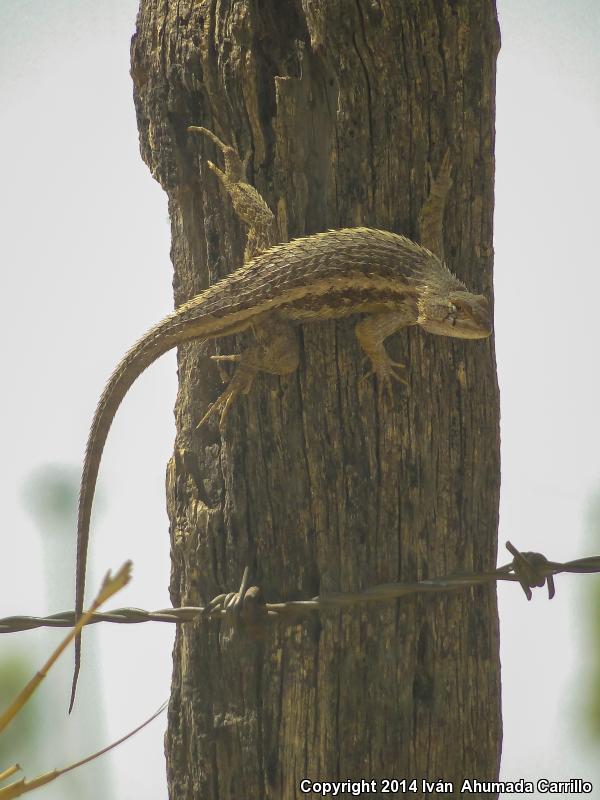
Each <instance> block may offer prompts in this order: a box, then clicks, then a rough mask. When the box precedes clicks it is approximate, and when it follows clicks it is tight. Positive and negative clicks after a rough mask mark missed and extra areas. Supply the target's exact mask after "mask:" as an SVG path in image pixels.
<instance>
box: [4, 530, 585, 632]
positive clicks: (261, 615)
mask: <svg viewBox="0 0 600 800" xmlns="http://www.w3.org/2000/svg"><path fill="white" fill-rule="evenodd" d="M506 548H507V550H508V551H509V552H510V553H511V554H512V556H513V560H512V561H511V562H510V563H508V564H505V565H504V566H502V567H498V568H497V569H495V570H493V571H491V572H480V573H473V572H471V573H460V574H453V575H448V576H446V577H442V578H430V579H426V580H421V581H413V582H400V583H384V584H379V585H377V586H372V587H370V588H368V589H363V590H361V591H359V592H328V593H327V594H322V595H318V596H317V597H313V598H311V599H310V600H285V601H282V602H278V603H265V602H263V600H262V592H261V590H260V588H259V587H258V586H249V575H250V571H249V569H248V567H246V569H245V570H244V574H243V577H242V581H241V584H240V588H239V589H238V590H237V591H236V592H229V593H227V594H220V595H217V597H215V598H213V599H212V600H211V601H210V602H209V603H208V604H207V605H206V606H183V607H181V608H163V609H160V610H158V611H145V610H143V609H141V608H117V609H114V610H113V611H108V612H97V613H95V614H94V615H93V616H92V617H91V619H90V620H89V622H88V623H87V624H88V625H94V624H96V623H98V622H115V623H118V624H122V625H123V624H125V625H132V624H140V623H142V622H171V623H173V622H175V623H180V622H191V621H192V620H195V619H198V618H204V619H214V618H223V617H227V618H229V619H230V620H231V621H232V622H243V623H244V624H246V625H249V626H250V627H253V626H256V625H258V624H261V623H263V622H265V621H266V620H267V619H273V620H274V619H288V620H293V619H294V618H297V617H298V616H302V615H305V614H312V613H314V612H316V611H321V610H323V609H332V608H347V607H349V606H354V605H360V604H364V603H372V602H385V601H390V600H396V599H397V598H399V597H404V596H406V595H411V594H422V593H430V592H444V591H455V590H458V589H465V588H469V587H473V586H479V585H481V584H486V583H492V582H494V581H513V582H517V583H519V584H520V586H521V588H522V589H523V591H524V593H525V596H526V597H527V599H528V600H531V598H532V591H531V590H532V589H534V588H537V587H542V586H544V585H547V587H548V598H549V599H550V600H551V599H552V598H553V597H554V594H555V586H554V576H555V575H558V574H559V573H561V572H568V573H574V574H582V573H600V556H590V557H588V558H579V559H577V560H575V561H567V562H565V563H562V562H558V561H549V560H548V559H547V558H546V557H545V556H544V555H542V554H541V553H531V552H520V551H519V550H517V549H516V548H515V547H514V546H513V545H512V544H511V543H510V542H506ZM74 622H75V613H74V612H73V611H63V612H60V613H58V614H51V615H50V616H47V617H31V616H12V617H4V618H3V619H0V634H1V633H17V632H19V631H25V630H32V629H34V628H66V627H71V626H72V625H74Z"/></svg>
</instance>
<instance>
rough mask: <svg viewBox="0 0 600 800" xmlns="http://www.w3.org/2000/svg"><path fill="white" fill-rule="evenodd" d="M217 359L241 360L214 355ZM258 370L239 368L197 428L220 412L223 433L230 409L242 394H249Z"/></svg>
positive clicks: (220, 425) (220, 428)
mask: <svg viewBox="0 0 600 800" xmlns="http://www.w3.org/2000/svg"><path fill="white" fill-rule="evenodd" d="M212 358H214V359H215V360H219V359H220V360H223V361H239V357H237V358H236V356H212ZM255 375H256V372H255V371H254V370H248V369H243V368H242V369H238V370H237V372H236V373H235V374H234V376H233V378H232V379H231V380H230V381H229V385H228V386H227V388H226V389H225V391H224V392H223V393H222V394H221V395H219V397H217V399H216V400H215V402H214V403H211V404H210V405H209V407H208V408H207V410H206V413H205V414H204V416H203V417H202V419H201V420H200V422H199V423H198V424H197V425H196V430H197V429H198V428H201V427H202V426H203V425H204V423H205V422H207V421H208V419H209V418H210V417H212V416H213V415H214V414H217V413H219V412H220V413H219V430H220V431H221V433H222V432H223V431H224V430H225V420H226V418H227V415H228V413H229V409H230V408H231V406H232V405H233V402H234V400H235V399H236V398H237V396H238V395H240V394H248V392H249V391H250V389H251V388H252V383H253V382H254V376H255Z"/></svg>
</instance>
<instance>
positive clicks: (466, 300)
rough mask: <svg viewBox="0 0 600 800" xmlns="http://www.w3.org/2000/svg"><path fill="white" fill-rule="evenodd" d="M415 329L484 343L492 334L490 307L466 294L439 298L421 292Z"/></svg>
mask: <svg viewBox="0 0 600 800" xmlns="http://www.w3.org/2000/svg"><path fill="white" fill-rule="evenodd" d="M417 325H420V326H421V327H422V328H424V330H426V331H428V332H429V333H436V334H438V335H439V336H452V337H455V338H457V339H485V338H486V337H487V336H489V335H490V334H491V332H492V320H491V314H490V306H489V303H488V301H487V298H485V297H484V296H483V295H482V294H472V293H471V292H468V291H466V290H465V291H454V292H449V293H448V294H447V295H445V296H443V297H442V296H439V295H437V294H429V293H428V292H425V293H424V294H423V295H422V296H421V298H420V299H419V318H418V320H417Z"/></svg>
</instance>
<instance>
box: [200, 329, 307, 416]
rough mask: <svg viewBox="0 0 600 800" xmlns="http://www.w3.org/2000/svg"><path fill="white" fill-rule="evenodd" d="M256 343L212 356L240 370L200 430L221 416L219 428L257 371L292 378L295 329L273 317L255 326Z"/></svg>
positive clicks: (296, 353) (295, 362)
mask: <svg viewBox="0 0 600 800" xmlns="http://www.w3.org/2000/svg"><path fill="white" fill-rule="evenodd" d="M253 330H254V335H255V337H256V340H257V341H256V344H254V345H252V346H251V347H248V348H247V349H246V350H244V351H243V352H241V353H239V354H232V355H215V356H211V358H212V359H213V361H217V362H218V363H219V364H221V363H222V362H233V363H235V364H237V368H236V371H235V373H234V374H233V377H232V378H231V380H230V381H229V383H228V384H227V387H226V389H225V391H224V392H223V393H222V394H221V395H220V396H219V397H218V398H217V399H216V400H215V402H214V403H211V405H210V406H209V407H208V409H207V411H206V413H205V414H204V416H203V417H202V419H201V420H200V422H199V423H198V425H197V426H196V427H197V428H200V427H201V426H202V425H204V423H205V422H206V421H207V420H208V419H209V418H210V417H212V416H213V415H215V414H217V413H218V414H219V429H220V430H221V431H223V430H224V428H225V421H226V418H227V415H228V413H229V410H230V409H231V406H232V404H233V402H234V401H235V399H236V398H237V397H238V395H240V394H248V393H249V392H250V389H251V388H252V384H253V382H254V378H255V377H256V374H257V373H258V372H268V373H270V374H272V375H289V374H290V373H291V372H294V371H295V370H296V369H297V367H298V361H299V347H298V335H297V332H296V331H295V330H294V328H293V326H292V325H290V324H289V323H288V322H285V321H284V320H282V319H278V318H275V317H272V318H270V319H268V320H264V321H261V322H260V323H256V324H255V325H254V326H253Z"/></svg>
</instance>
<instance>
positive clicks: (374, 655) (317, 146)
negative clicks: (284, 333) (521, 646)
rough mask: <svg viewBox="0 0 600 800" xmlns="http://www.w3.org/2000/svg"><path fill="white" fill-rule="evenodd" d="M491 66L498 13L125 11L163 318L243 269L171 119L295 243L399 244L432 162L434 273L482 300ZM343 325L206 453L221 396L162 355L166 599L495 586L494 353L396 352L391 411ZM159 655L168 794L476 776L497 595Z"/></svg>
mask: <svg viewBox="0 0 600 800" xmlns="http://www.w3.org/2000/svg"><path fill="white" fill-rule="evenodd" d="M498 46H499V34H498V27H497V21H496V12H495V7H494V3H493V2H492V0H486V2H481V0H409V1H408V2H403V3H393V2H389V1H388V2H386V1H385V0H382V2H374V1H373V2H371V1H370V0H355V2H350V1H348V2H344V1H343V0H337V1H336V2H334V1H333V0H312V1H311V0H260V1H259V0H237V2H232V0H229V1H226V0H222V1H221V2H216V0H215V1H214V2H213V1H211V2H209V1H208V0H202V1H200V0H177V2H174V0H161V2H158V0H141V9H140V14H139V18H138V27H137V33H136V35H135V37H134V40H133V45H132V75H133V79H134V85H135V100H136V107H137V113H138V120H139V129H140V138H141V148H142V154H143V157H144V159H145V160H146V161H147V163H148V165H149V167H150V169H151V170H152V173H153V174H154V175H155V176H156V178H157V179H158V180H159V181H160V182H161V184H162V185H163V187H164V189H165V190H166V192H167V193H168V196H169V201H170V214H171V220H172V234H173V246H172V258H173V264H174V269H175V278H174V291H175V302H176V304H179V303H182V302H183V301H185V300H187V299H189V298H190V297H191V296H193V295H194V294H195V293H197V292H199V291H201V289H202V288H203V287H205V286H206V285H207V284H208V283H209V282H212V281H215V280H216V279H218V278H219V277H221V276H223V275H224V274H226V273H227V272H229V271H232V270H233V269H235V268H236V267H237V266H239V265H240V264H241V261H242V256H243V248H244V230H243V228H242V226H241V225H240V224H239V222H238V221H237V220H236V219H235V217H234V215H233V212H232V211H231V208H230V205H229V202H228V199H227V197H225V196H224V194H223V193H222V192H221V191H220V190H219V187H218V185H217V182H216V179H215V178H214V176H213V175H212V174H211V173H210V171H209V170H208V168H207V166H206V158H211V159H212V160H213V161H215V162H217V163H221V156H220V154H219V153H217V152H216V151H215V150H214V148H213V146H212V145H211V144H210V143H209V142H207V141H203V140H202V139H201V138H199V137H192V136H190V135H189V134H187V133H186V128H187V126H188V125H191V124H194V125H204V126H206V127H207V128H210V129H212V130H214V131H215V132H216V133H217V134H218V135H219V136H220V137H221V138H222V139H223V140H225V141H226V142H228V143H231V144H233V145H235V146H237V147H238V148H239V151H240V154H241V155H242V157H243V158H244V157H245V158H248V177H249V179H250V180H251V182H253V183H254V184H255V185H256V186H257V188H258V189H259V190H260V191H261V192H262V193H263V195H264V196H265V198H266V199H267V201H268V202H269V204H270V205H271V208H273V209H279V211H280V215H282V216H283V217H285V218H286V219H287V225H288V230H289V234H290V237H292V236H298V235H302V234H306V233H312V232H315V231H320V230H325V229H327V228H337V227H342V226H352V225H367V226H371V227H379V228H386V229H389V230H392V231H396V232H399V233H404V234H406V235H408V236H411V237H413V238H415V237H416V236H417V233H418V231H417V218H418V213H419V209H420V207H421V204H422V202H423V199H424V197H425V196H426V192H427V165H428V163H430V164H431V165H432V167H433V168H434V169H435V168H436V167H437V166H438V165H439V162H440V160H441V158H442V156H443V153H444V152H445V150H446V148H447V147H450V150H451V155H452V161H453V165H454V172H453V178H454V186H453V188H452V190H451V191H452V194H451V198H450V203H449V209H448V212H447V214H446V224H445V248H446V259H447V261H448V262H449V265H450V267H451V268H452V269H453V270H454V271H455V272H456V273H457V274H458V276H459V277H460V278H462V279H463V280H465V282H466V283H467V284H468V286H469V288H471V289H472V290H473V291H480V292H484V293H486V294H488V295H491V291H492V212H493V176H494V156H493V152H494V88H495V86H494V84H495V61H496V54H497V50H498ZM355 321H356V320H347V321H342V322H337V323H327V322H324V323H320V324H314V325H308V326H305V327H304V328H303V329H302V332H301V342H302V346H301V365H300V368H299V370H298V372H297V373H295V374H293V375H291V376H289V377H284V378H280V379H278V378H275V377H273V376H261V377H260V378H259V379H258V380H257V381H256V383H255V387H254V389H253V391H252V393H251V395H250V396H249V397H247V398H243V399H242V400H240V401H238V402H237V403H236V405H235V407H234V409H233V411H232V413H231V416H230V418H229V422H228V425H227V428H226V431H225V433H224V435H223V436H222V437H221V436H220V435H219V433H218V429H217V427H216V425H214V426H211V427H208V428H207V429H201V430H196V427H195V426H196V423H197V421H198V420H199V419H200V417H201V416H202V413H203V410H204V409H205V408H206V405H207V403H208V402H210V401H211V400H214V399H215V397H216V395H217V394H218V392H219V391H220V383H219V380H218V374H217V372H216V370H215V369H214V367H213V366H211V364H210V363H209V362H208V361H207V359H206V357H205V356H203V355H202V354H201V353H200V351H199V349H198V347H197V346H196V345H191V346H186V347H182V348H181V349H180V352H179V379H180V390H179V396H178V400H177V407H176V418H177V430H178V433H177V440H176V444H175V451H174V455H173V458H172V460H171V462H170V464H169V468H168V471H167V493H168V507H169V513H170V519H171V539H172V557H173V567H172V581H171V594H172V600H173V603H174V604H175V605H180V604H181V605H196V604H201V603H204V602H205V601H207V600H208V599H210V598H211V597H213V596H214V595H216V594H218V593H220V592H223V591H231V590H234V589H235V588H236V587H237V585H238V584H239V580H240V577H241V575H242V571H243V568H244V566H245V565H249V567H250V569H251V573H252V579H253V582H254V583H256V584H258V585H259V586H261V587H262V590H263V593H264V596H265V598H266V599H268V600H273V601H274V600H280V599H291V598H309V597H311V596H313V595H316V594H318V593H321V592H327V591H330V590H355V589H361V588H365V587H368V586H370V585H373V584H377V583H383V582H391V581H397V580H410V581H412V580H416V579H422V578H429V577H435V576H441V575H445V574H448V573H450V572H453V571H463V570H487V569H490V568H492V567H493V565H494V564H495V555H496V534H497V521H498V493H499V432H498V431H499V428H498V418H499V403H498V388H497V381H496V372H495V360H494V348H493V340H491V339H490V340H486V341H480V342H461V341H458V340H449V339H445V338H440V337H433V336H427V335H426V334H423V333H421V332H420V331H419V330H410V331H409V332H408V333H406V332H404V333H401V334H398V335H396V336H395V337H393V338H392V339H391V340H390V344H389V348H388V349H389V351H390V354H391V356H392V358H394V359H395V360H399V361H404V362H406V363H407V364H408V365H409V372H410V388H409V389H408V390H407V389H405V388H402V387H399V388H397V389H395V391H394V397H393V402H390V401H389V399H388V398H386V396H385V395H384V396H378V393H377V387H376V384H375V382H374V381H373V380H366V381H364V382H361V380H360V379H361V376H362V373H363V366H362V364H361V356H360V353H359V349H358V346H357V344H356V342H355V340H354V336H353V325H354V322H355ZM239 339H240V340H242V339H243V337H239ZM239 346H240V341H237V340H236V339H235V338H231V339H227V340H223V341H222V342H219V345H218V347H219V351H220V352H224V353H227V352H235V350H236V348H239ZM174 660H175V665H174V674H173V687H172V689H173V692H172V698H171V706H170V716H169V730H168V733H167V739H166V749H167V764H168V777H169V784H170V793H171V797H173V798H177V800H184V798H219V799H220V800H223V798H242V797H252V798H263V797H264V798H267V797H268V798H291V797H296V796H298V797H300V796H303V795H302V794H301V792H300V791H299V781H300V779H301V778H303V777H308V778H311V779H313V780H322V779H327V780H335V779H344V778H381V777H384V776H387V777H396V778H403V777H417V778H421V777H428V778H434V777H436V778H437V777H440V778H443V779H444V780H448V781H452V780H454V781H456V782H457V784H458V785H460V781H461V780H462V778H464V777H466V776H471V777H473V776H475V777H479V778H482V779H484V778H485V779H488V780H492V779H494V778H495V777H496V776H497V770H498V763H499V755H500V739H501V717H500V676H499V658H498V619H497V609H496V595H495V590H494V589H493V588H487V587H481V588H478V589H475V590H472V591H463V592H461V593H452V594H444V595H436V596H428V597H422V598H417V599H413V598H407V599H402V600H400V601H397V602H396V603H389V604H385V605H377V606H369V607H358V608H355V609H353V610H351V611H344V612H337V611H329V612H326V613H323V614H322V615H320V616H315V617H314V618H313V619H311V620H310V621H304V622H301V623H299V624H297V625H294V626H283V625H274V626H272V627H270V628H268V629H267V631H266V633H265V635H264V637H263V638H262V639H256V638H255V637H253V636H252V635H250V634H249V633H247V632H244V631H241V632H239V631H236V632H234V631H232V630H231V629H230V628H228V627H227V626H225V625H218V624H217V623H214V622H209V623H207V622H203V623H200V622H198V623H195V624H190V625H187V626H183V627H181V628H180V629H179V632H178V636H177V641H176V645H175V653H174ZM412 796H421V795H420V792H419V793H417V794H414V795H412Z"/></svg>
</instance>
